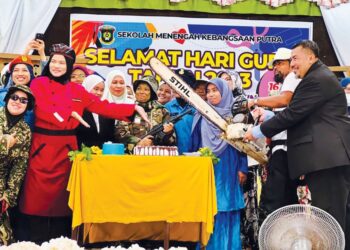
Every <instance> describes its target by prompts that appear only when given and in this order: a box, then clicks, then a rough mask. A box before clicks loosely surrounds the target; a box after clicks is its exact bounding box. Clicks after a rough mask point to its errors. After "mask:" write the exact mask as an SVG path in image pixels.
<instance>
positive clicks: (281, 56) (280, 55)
mask: <svg viewBox="0 0 350 250" xmlns="http://www.w3.org/2000/svg"><path fill="white" fill-rule="evenodd" d="M291 56H292V51H291V50H290V49H287V48H279V49H278V50H277V51H276V53H275V57H274V58H273V60H272V61H270V62H269V67H272V66H273V63H274V62H275V61H280V60H289V59H290V58H291Z"/></svg>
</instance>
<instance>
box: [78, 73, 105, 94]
mask: <svg viewBox="0 0 350 250" xmlns="http://www.w3.org/2000/svg"><path fill="white" fill-rule="evenodd" d="M103 81H104V80H103V78H102V77H101V76H98V75H89V76H87V77H86V78H85V79H84V81H83V84H82V85H83V87H84V88H85V89H86V91H87V92H89V93H90V92H91V90H92V89H93V88H94V87H95V86H96V85H97V84H99V83H100V82H103Z"/></svg>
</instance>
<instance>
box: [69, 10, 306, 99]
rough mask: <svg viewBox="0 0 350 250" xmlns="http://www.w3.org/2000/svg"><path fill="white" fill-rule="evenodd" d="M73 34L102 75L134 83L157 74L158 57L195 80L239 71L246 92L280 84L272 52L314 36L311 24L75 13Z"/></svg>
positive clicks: (82, 53) (75, 44) (264, 92)
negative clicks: (117, 74)
mask: <svg viewBox="0 0 350 250" xmlns="http://www.w3.org/2000/svg"><path fill="white" fill-rule="evenodd" d="M145 20H147V22H145ZM70 35H71V36H70V41H71V46H72V47H73V48H74V49H75V51H76V52H77V55H80V56H84V57H85V58H87V59H88V61H89V62H88V65H90V68H92V69H93V70H96V71H97V72H99V73H100V74H102V75H103V76H106V75H107V73H108V72H109V71H111V70H112V69H116V68H117V69H120V70H122V71H124V73H125V74H126V75H127V79H126V80H127V81H132V82H133V81H135V80H136V79H139V78H140V77H142V76H143V75H150V74H153V72H152V71H151V70H150V68H149V66H148V61H149V60H150V58H152V57H153V56H155V57H157V58H158V59H160V60H161V61H162V62H164V63H165V64H166V65H167V66H169V67H170V68H172V69H176V68H186V69H190V70H192V71H193V72H194V73H195V75H196V78H197V79H201V78H206V79H210V78H213V77H216V74H217V72H219V71H221V70H235V71H237V72H238V73H239V75H240V76H241V78H242V81H243V88H244V90H245V92H246V93H247V94H248V95H250V96H255V95H256V94H258V95H259V96H266V95H268V94H269V92H271V90H277V89H278V88H279V85H278V84H275V83H274V82H273V81H272V79H273V72H272V71H271V69H269V68H268V62H269V61H270V60H271V59H272V58H273V56H274V54H273V53H274V52H275V51H276V50H277V49H278V48H280V47H287V48H290V47H291V46H293V45H294V44H295V43H296V42H298V41H300V40H302V39H312V23H305V22H272V21H255V20H229V19H212V18H210V19H206V18H205V19H202V18H178V17H147V18H145V17H142V16H107V15H82V14H72V15H71V34H70ZM158 79H159V77H158Z"/></svg>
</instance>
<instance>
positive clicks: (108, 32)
mask: <svg viewBox="0 0 350 250" xmlns="http://www.w3.org/2000/svg"><path fill="white" fill-rule="evenodd" d="M114 32H115V27H114V26H111V25H102V26H100V27H99V36H98V38H99V40H100V42H101V44H104V45H110V44H112V43H114V41H115V38H114Z"/></svg>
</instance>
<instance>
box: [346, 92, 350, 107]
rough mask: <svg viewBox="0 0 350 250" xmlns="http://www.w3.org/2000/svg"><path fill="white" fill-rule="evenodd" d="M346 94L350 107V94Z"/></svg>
mask: <svg viewBox="0 0 350 250" xmlns="http://www.w3.org/2000/svg"><path fill="white" fill-rule="evenodd" d="M345 95H346V102H347V103H348V107H349V106H350V94H345Z"/></svg>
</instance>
